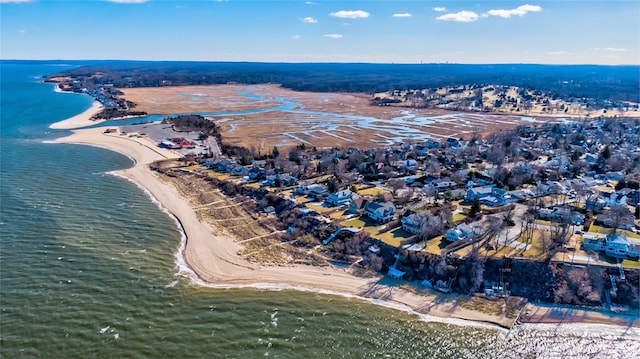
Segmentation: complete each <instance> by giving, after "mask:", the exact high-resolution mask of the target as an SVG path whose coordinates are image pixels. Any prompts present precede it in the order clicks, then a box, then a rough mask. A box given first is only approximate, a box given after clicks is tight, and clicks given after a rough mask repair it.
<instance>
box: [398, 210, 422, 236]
mask: <svg viewBox="0 0 640 359" xmlns="http://www.w3.org/2000/svg"><path fill="white" fill-rule="evenodd" d="M400 222H401V223H402V229H403V230H405V231H406V232H409V233H412V234H418V232H419V231H420V227H421V225H422V222H423V221H421V220H420V216H419V215H418V213H416V212H413V211H409V212H408V213H407V214H405V216H404V217H402V220H401V221H400Z"/></svg>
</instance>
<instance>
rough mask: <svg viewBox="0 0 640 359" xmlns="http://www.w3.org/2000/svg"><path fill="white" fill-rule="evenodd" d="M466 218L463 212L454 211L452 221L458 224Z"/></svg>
mask: <svg viewBox="0 0 640 359" xmlns="http://www.w3.org/2000/svg"><path fill="white" fill-rule="evenodd" d="M466 218H467V216H465V215H464V213H456V214H454V215H453V223H454V224H459V223H460V222H462V221H464V220H465V219H466Z"/></svg>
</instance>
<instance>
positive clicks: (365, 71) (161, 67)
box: [3, 60, 640, 102]
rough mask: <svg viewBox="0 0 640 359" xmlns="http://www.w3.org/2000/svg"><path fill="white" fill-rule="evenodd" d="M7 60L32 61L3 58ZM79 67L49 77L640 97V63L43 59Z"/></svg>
mask: <svg viewBox="0 0 640 359" xmlns="http://www.w3.org/2000/svg"><path fill="white" fill-rule="evenodd" d="M3 62H5V63H31V62H33V61H23V60H4V61H3ZM36 63H47V64H58V63H59V64H72V65H73V64H77V65H79V66H78V67H77V68H74V69H70V70H66V71H62V72H60V73H57V74H52V75H49V76H48V78H55V77H65V76H69V77H74V78H78V77H83V76H84V77H86V76H91V75H92V74H96V73H101V79H102V80H100V81H98V80H94V81H96V82H103V83H112V84H113V86H114V87H117V88H127V87H157V86H181V85H212V84H227V83H242V84H265V83H277V84H280V85H282V86H283V87H284V88H288V89H292V90H297V91H314V92H362V93H370V94H373V93H377V92H385V91H393V90H407V89H422V88H438V87H442V86H449V87H451V86H460V85H502V86H516V87H522V88H527V89H536V90H540V91H545V92H549V93H551V94H553V95H554V96H558V97H562V98H568V97H574V98H597V99H601V100H610V101H633V102H638V101H639V98H640V90H639V89H640V66H637V65H623V66H603V65H535V64H482V65H468V64H413V65H411V64H370V63H261V62H184V61H179V62H178V61H176V62H173V61H158V62H152V61H116V60H110V61H106V60H102V61H99V60H93V61H63V60H55V61H40V62H36Z"/></svg>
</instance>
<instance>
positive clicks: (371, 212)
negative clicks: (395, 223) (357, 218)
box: [364, 202, 396, 223]
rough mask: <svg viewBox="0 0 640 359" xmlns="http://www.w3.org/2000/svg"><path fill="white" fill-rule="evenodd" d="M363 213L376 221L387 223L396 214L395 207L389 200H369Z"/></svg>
mask: <svg viewBox="0 0 640 359" xmlns="http://www.w3.org/2000/svg"><path fill="white" fill-rule="evenodd" d="M364 214H365V215H367V217H369V218H371V219H372V220H374V221H376V222H378V223H387V222H391V220H392V219H393V217H394V216H395V215H396V207H395V206H394V205H393V203H391V202H383V203H379V202H371V203H369V204H368V205H367V206H366V207H365V208H364Z"/></svg>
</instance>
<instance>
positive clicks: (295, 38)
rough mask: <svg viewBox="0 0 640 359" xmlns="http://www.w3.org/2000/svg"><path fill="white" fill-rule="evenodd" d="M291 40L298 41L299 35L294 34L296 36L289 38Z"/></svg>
mask: <svg viewBox="0 0 640 359" xmlns="http://www.w3.org/2000/svg"><path fill="white" fill-rule="evenodd" d="M291 38H292V39H294V40H299V39H300V35H297V34H296V35H293V36H291Z"/></svg>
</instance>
